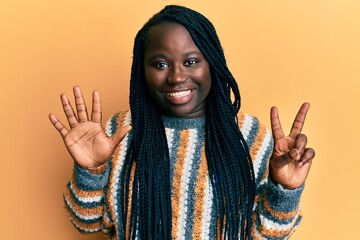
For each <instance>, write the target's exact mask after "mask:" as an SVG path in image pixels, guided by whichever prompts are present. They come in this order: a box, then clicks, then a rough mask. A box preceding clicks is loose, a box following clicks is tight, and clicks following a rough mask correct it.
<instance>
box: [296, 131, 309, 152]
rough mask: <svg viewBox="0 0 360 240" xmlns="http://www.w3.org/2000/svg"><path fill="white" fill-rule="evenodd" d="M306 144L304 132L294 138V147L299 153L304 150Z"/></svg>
mask: <svg viewBox="0 0 360 240" xmlns="http://www.w3.org/2000/svg"><path fill="white" fill-rule="evenodd" d="M306 144H307V137H306V135H304V134H299V136H298V137H297V138H296V140H295V146H296V149H297V150H298V151H299V152H300V154H301V153H303V152H304V149H305V148H306Z"/></svg>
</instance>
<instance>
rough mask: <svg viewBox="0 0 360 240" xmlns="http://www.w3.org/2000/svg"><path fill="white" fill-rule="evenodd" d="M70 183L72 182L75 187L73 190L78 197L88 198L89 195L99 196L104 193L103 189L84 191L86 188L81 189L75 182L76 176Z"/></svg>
mask: <svg viewBox="0 0 360 240" xmlns="http://www.w3.org/2000/svg"><path fill="white" fill-rule="evenodd" d="M70 184H71V187H72V189H73V192H74V193H75V194H76V196H78V197H84V198H87V197H99V196H101V195H102V194H103V190H95V191H84V190H81V189H79V188H78V187H77V186H76V184H75V181H74V178H73V179H70Z"/></svg>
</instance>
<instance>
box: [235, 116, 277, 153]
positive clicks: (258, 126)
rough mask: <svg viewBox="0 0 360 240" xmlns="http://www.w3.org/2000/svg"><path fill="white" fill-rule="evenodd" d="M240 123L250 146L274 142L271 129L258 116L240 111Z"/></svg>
mask: <svg viewBox="0 0 360 240" xmlns="http://www.w3.org/2000/svg"><path fill="white" fill-rule="evenodd" d="M238 125H239V128H240V131H241V133H242V134H243V137H244V139H245V141H246V142H247V144H248V145H249V147H250V146H251V145H253V144H254V143H256V144H266V145H268V144H270V145H271V144H272V141H273V140H272V134H271V131H270V130H269V129H268V128H267V127H266V125H265V124H263V123H262V122H261V121H260V120H259V119H258V118H257V117H256V116H253V115H251V114H248V113H244V112H239V113H238Z"/></svg>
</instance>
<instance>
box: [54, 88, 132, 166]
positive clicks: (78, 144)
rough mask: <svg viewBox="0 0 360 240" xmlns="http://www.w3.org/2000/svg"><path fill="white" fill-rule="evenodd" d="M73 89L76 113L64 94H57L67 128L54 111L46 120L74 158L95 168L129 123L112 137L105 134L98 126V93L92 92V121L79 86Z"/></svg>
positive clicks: (105, 156)
mask: <svg viewBox="0 0 360 240" xmlns="http://www.w3.org/2000/svg"><path fill="white" fill-rule="evenodd" d="M73 92H74V97H75V104H76V112H77V114H76V113H75V112H74V109H73V108H72V106H71V104H70V101H69V99H68V97H67V96H66V94H64V93H63V94H61V95H60V99H61V103H62V106H63V109H64V113H65V115H66V118H67V120H68V123H69V126H70V130H68V129H67V128H66V127H65V126H64V125H63V124H62V123H61V122H60V121H59V120H58V119H57V117H56V116H55V115H54V114H50V115H49V119H50V121H51V123H52V124H53V125H54V127H55V128H56V130H58V131H59V133H60V135H61V136H62V138H63V140H64V143H65V146H66V148H67V149H68V151H69V153H70V155H71V156H72V158H73V159H74V161H75V162H76V163H77V164H78V165H79V166H81V167H82V168H84V169H89V168H94V167H97V166H100V165H102V164H104V163H106V161H107V160H108V159H109V158H110V157H111V156H112V154H113V153H114V151H115V148H116V147H117V146H118V144H119V143H120V141H121V140H122V139H123V138H124V137H125V135H126V134H127V133H128V132H129V131H130V130H131V126H130V125H126V126H123V127H121V128H119V129H118V130H117V131H116V132H115V133H114V134H113V135H112V136H111V137H108V136H107V135H106V133H105V132H104V129H103V127H102V125H101V119H102V114H101V103H100V94H99V92H98V91H94V92H93V95H92V101H93V102H92V112H91V120H89V118H88V113H87V109H86V104H85V101H84V98H83V96H82V93H81V90H80V87H78V86H75V87H74V88H73Z"/></svg>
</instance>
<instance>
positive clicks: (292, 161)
mask: <svg viewBox="0 0 360 240" xmlns="http://www.w3.org/2000/svg"><path fill="white" fill-rule="evenodd" d="M309 107H310V105H309V104H308V103H304V104H303V105H302V106H301V108H300V110H299V112H298V113H297V115H296V117H295V120H294V123H293V125H292V127H291V130H290V134H289V135H288V136H285V134H284V132H283V130H282V127H281V123H280V119H279V114H278V110H277V108H276V107H272V108H271V113H270V115H271V129H272V133H273V136H274V151H273V154H272V156H271V159H270V177H271V179H272V180H273V181H274V182H277V183H279V184H281V185H282V186H283V187H285V188H287V189H295V188H298V187H300V186H301V185H302V184H304V182H305V180H306V177H307V175H308V173H309V171H310V167H311V163H312V160H313V158H314V156H315V151H314V150H313V149H312V148H306V144H307V137H306V136H305V135H304V134H302V133H301V131H302V128H303V126H304V122H305V118H306V114H307V112H308V110H309Z"/></svg>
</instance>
